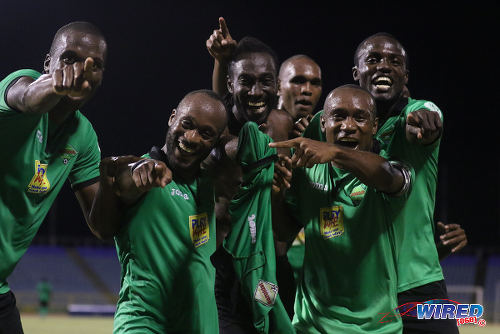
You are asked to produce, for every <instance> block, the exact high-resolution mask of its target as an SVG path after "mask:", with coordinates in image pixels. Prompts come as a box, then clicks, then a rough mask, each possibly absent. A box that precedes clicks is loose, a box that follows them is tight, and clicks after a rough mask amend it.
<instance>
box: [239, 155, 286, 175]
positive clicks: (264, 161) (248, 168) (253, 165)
mask: <svg viewBox="0 0 500 334" xmlns="http://www.w3.org/2000/svg"><path fill="white" fill-rule="evenodd" d="M276 160H278V155H277V154H273V155H270V156H268V157H265V158H263V159H260V160H257V161H255V162H252V163H251V164H249V165H246V166H241V169H242V170H243V173H248V172H249V171H251V170H253V169H256V168H258V167H261V166H266V165H269V164H271V163H273V162H275V161H276Z"/></svg>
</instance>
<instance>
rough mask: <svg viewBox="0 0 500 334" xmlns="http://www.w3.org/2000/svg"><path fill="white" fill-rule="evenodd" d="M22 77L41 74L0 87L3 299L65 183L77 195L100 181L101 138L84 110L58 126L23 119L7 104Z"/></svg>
mask: <svg viewBox="0 0 500 334" xmlns="http://www.w3.org/2000/svg"><path fill="white" fill-rule="evenodd" d="M23 76H27V77H31V78H33V79H37V78H38V77H39V76H40V73H38V72H37V71H34V70H19V71H16V72H14V73H11V74H10V75H8V76H7V77H6V78H5V79H4V80H2V81H1V82H0V143H1V144H0V145H1V146H2V147H1V148H0V161H1V164H0V175H1V177H2V181H1V182H0V259H1V261H0V294H1V293H6V292H8V291H9V286H8V285H7V282H6V280H7V277H8V276H9V275H10V273H11V272H12V271H13V270H14V267H15V266H16V264H17V262H18V261H19V259H20V258H21V256H22V255H23V254H24V253H25V252H26V250H27V249H28V246H29V245H30V243H31V241H32V239H33V237H34V236H35V234H36V232H37V231H38V228H39V227H40V224H41V223H42V221H43V220H44V218H45V216H46V214H47V212H48V211H49V209H50V207H51V205H52V203H53V202H54V200H55V198H56V196H57V194H58V193H59V191H60V190H61V187H62V186H63V184H64V181H66V179H69V181H70V182H71V185H72V187H73V189H74V190H75V189H79V188H82V187H84V186H86V185H90V184H92V183H94V182H97V181H98V178H99V162H100V158H101V157H100V155H101V154H100V150H99V146H98V143H97V136H96V134H95V131H94V129H93V128H92V125H91V124H90V122H89V121H88V120H87V118H86V117H85V116H83V115H82V114H81V113H80V111H78V110H77V111H75V112H74V113H73V115H70V116H69V117H68V118H67V119H66V120H65V121H64V123H63V124H61V125H55V124H54V123H52V122H51V121H49V115H48V113H44V114H41V115H34V114H25V113H21V112H19V111H16V110H13V109H12V108H10V107H9V106H8V105H7V103H6V93H7V90H8V88H9V87H10V86H11V85H12V84H13V83H14V82H16V81H17V80H18V79H19V78H21V77H23Z"/></svg>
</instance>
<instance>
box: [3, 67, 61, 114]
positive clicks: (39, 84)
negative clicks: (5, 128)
mask: <svg viewBox="0 0 500 334" xmlns="http://www.w3.org/2000/svg"><path fill="white" fill-rule="evenodd" d="M30 80H31V78H28V77H23V78H21V79H19V81H18V82H17V83H16V84H14V85H13V86H12V87H11V88H10V89H9V91H8V93H7V103H8V104H9V105H10V106H11V107H13V108H14V109H16V110H19V111H21V112H24V113H35V114H43V113H46V112H48V111H50V110H51V109H53V108H54V107H55V106H56V105H57V104H58V103H59V101H60V100H61V95H58V94H56V92H55V91H54V89H53V86H52V78H51V77H50V76H48V75H44V76H41V77H40V78H38V79H37V80H35V81H32V82H30Z"/></svg>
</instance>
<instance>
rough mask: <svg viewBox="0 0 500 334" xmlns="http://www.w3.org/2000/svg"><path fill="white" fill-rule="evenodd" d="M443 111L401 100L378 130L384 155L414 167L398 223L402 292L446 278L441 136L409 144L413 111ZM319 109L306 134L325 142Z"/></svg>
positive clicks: (305, 135) (399, 284) (399, 273)
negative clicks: (440, 249) (439, 204)
mask: <svg viewBox="0 0 500 334" xmlns="http://www.w3.org/2000/svg"><path fill="white" fill-rule="evenodd" d="M418 109H427V110H429V111H435V112H437V113H439V115H440V116H441V119H442V118H443V116H442V112H441V110H440V109H439V108H438V107H437V106H436V105H435V104H434V103H432V102H430V101H425V100H414V99H412V98H409V99H401V100H400V102H399V103H398V105H397V106H396V108H395V110H394V111H393V113H392V116H390V117H389V118H388V119H387V120H386V121H385V123H384V124H383V125H382V126H381V127H380V128H379V129H378V131H377V134H376V139H377V140H378V142H379V144H380V148H381V152H380V155H382V156H384V157H386V158H387V159H390V160H397V161H401V162H403V163H406V164H408V165H410V166H412V167H413V168H414V170H415V182H414V184H413V186H412V191H411V194H410V197H409V198H408V201H407V203H406V205H405V209H404V213H403V215H401V216H400V217H399V219H398V221H396V222H395V227H396V229H397V230H398V231H397V235H398V236H400V239H401V242H400V243H399V246H400V252H399V259H398V292H402V291H406V290H409V289H411V288H414V287H417V286H421V285H424V284H427V283H430V282H435V281H439V280H442V279H443V273H442V270H441V265H440V263H439V257H438V253H437V250H436V245H435V241H434V226H435V224H434V205H435V199H436V185H437V174H438V155H439V145H440V139H438V140H437V141H435V142H434V143H432V144H430V145H420V144H412V143H409V142H408V141H407V139H406V132H405V129H406V117H407V116H408V114H409V113H410V112H412V111H415V110H418ZM322 114H323V112H322V111H321V112H318V113H317V114H316V115H315V116H314V117H313V119H312V120H311V123H310V124H309V126H308V127H307V129H306V131H305V132H304V137H307V138H312V139H316V140H322V141H325V137H324V134H323V133H322V132H321V128H320V117H321V115H322Z"/></svg>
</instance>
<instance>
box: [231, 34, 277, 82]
mask: <svg viewBox="0 0 500 334" xmlns="http://www.w3.org/2000/svg"><path fill="white" fill-rule="evenodd" d="M249 53H267V54H268V55H270V56H271V58H272V60H273V63H274V68H275V71H276V75H278V64H279V60H278V55H277V54H276V52H275V51H274V50H273V49H272V48H271V47H270V46H269V45H267V44H266V43H264V42H262V41H261V40H259V39H257V38H255V37H252V36H245V37H243V38H242V39H241V40H240V41H239V42H238V45H236V48H235V49H234V52H233V55H232V57H231V61H230V62H229V64H228V73H231V68H232V65H233V63H235V62H237V61H238V60H240V59H241V58H243V57H242V56H243V55H246V54H249Z"/></svg>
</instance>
